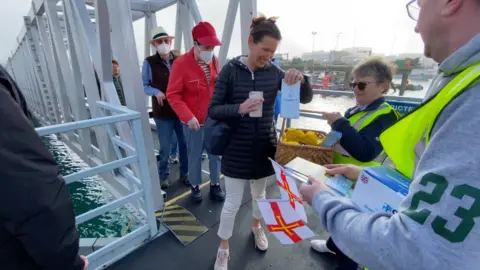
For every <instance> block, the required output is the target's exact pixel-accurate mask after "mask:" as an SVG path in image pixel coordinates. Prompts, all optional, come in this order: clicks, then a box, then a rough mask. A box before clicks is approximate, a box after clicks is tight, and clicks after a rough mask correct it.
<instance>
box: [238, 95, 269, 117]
mask: <svg viewBox="0 0 480 270" xmlns="http://www.w3.org/2000/svg"><path fill="white" fill-rule="evenodd" d="M262 103H263V98H249V99H247V100H245V101H244V102H243V103H242V104H240V108H239V109H238V113H239V114H247V113H249V112H253V111H256V110H258V109H259V106H260V104H262Z"/></svg>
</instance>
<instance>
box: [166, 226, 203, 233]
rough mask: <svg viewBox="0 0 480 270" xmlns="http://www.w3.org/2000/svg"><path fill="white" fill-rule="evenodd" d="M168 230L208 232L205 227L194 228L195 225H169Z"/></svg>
mask: <svg viewBox="0 0 480 270" xmlns="http://www.w3.org/2000/svg"><path fill="white" fill-rule="evenodd" d="M168 228H170V229H171V230H180V231H196V232H204V231H206V230H207V227H205V226H203V225H202V226H194V225H168Z"/></svg>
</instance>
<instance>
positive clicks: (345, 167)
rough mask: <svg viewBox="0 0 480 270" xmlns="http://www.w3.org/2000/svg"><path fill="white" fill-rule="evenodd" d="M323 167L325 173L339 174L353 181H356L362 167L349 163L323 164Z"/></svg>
mask: <svg viewBox="0 0 480 270" xmlns="http://www.w3.org/2000/svg"><path fill="white" fill-rule="evenodd" d="M324 167H325V168H327V171H326V174H329V175H337V174H341V175H343V176H345V177H346V178H348V179H349V180H352V181H353V182H354V183H355V182H356V181H357V179H358V177H359V176H360V173H361V172H362V167H359V166H355V165H351V164H330V165H325V166H324Z"/></svg>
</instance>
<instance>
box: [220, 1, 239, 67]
mask: <svg viewBox="0 0 480 270" xmlns="http://www.w3.org/2000/svg"><path fill="white" fill-rule="evenodd" d="M239 1H240V0H230V2H228V9H227V16H226V17H225V26H224V27H223V33H222V43H223V45H222V46H221V47H220V53H219V55H218V58H219V61H220V66H221V67H222V66H223V65H225V64H226V62H227V54H228V48H229V47H230V41H231V40H232V33H233V26H234V25H235V19H236V18H237V11H238V4H239Z"/></svg>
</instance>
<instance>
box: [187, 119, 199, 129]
mask: <svg viewBox="0 0 480 270" xmlns="http://www.w3.org/2000/svg"><path fill="white" fill-rule="evenodd" d="M187 125H188V127H189V128H190V129H191V130H195V131H198V130H200V124H199V123H198V120H197V118H196V117H193V118H192V119H190V121H188V123H187Z"/></svg>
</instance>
